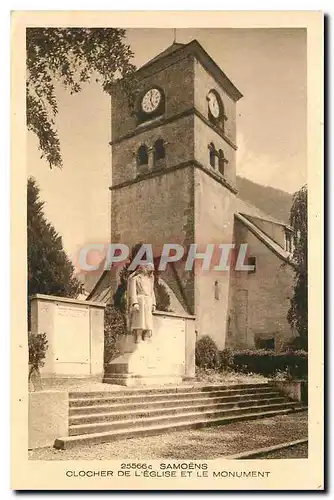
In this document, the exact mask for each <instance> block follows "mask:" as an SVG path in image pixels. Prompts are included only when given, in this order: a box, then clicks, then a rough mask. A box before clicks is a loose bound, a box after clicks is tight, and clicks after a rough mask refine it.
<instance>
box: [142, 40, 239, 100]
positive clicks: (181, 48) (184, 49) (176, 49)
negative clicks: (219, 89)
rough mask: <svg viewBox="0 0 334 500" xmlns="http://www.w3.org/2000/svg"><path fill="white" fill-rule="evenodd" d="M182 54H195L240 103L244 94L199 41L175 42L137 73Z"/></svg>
mask: <svg viewBox="0 0 334 500" xmlns="http://www.w3.org/2000/svg"><path fill="white" fill-rule="evenodd" d="M180 53H182V54H183V53H184V54H185V55H187V54H193V55H194V56H195V57H196V59H197V60H198V61H199V62H200V63H201V64H202V65H203V66H204V67H205V69H206V70H207V71H208V72H209V73H211V75H212V76H213V77H214V78H215V79H216V80H217V81H218V82H219V83H220V84H221V85H222V86H223V87H224V89H225V90H226V91H227V93H228V94H229V95H230V96H231V97H232V99H234V100H235V101H238V100H239V99H240V98H241V97H242V93H241V92H240V91H239V90H238V89H237V87H236V86H235V85H234V84H233V83H232V82H231V80H230V79H229V78H228V77H227V76H226V75H225V73H224V72H223V71H222V70H221V69H220V67H219V66H218V64H217V63H216V62H215V61H214V60H213V59H212V57H211V56H210V55H209V54H208V53H207V52H206V50H204V48H203V47H202V45H201V44H200V43H199V42H198V41H197V40H192V41H191V42H189V43H179V42H174V43H172V45H170V46H169V47H167V49H165V50H164V51H162V52H160V54H158V55H156V56H155V57H153V59H151V60H150V61H148V62H147V63H145V64H144V65H143V66H141V67H140V68H138V70H137V73H139V74H140V73H141V72H142V71H143V72H145V71H146V70H149V68H150V67H151V66H155V65H156V64H160V63H163V60H164V59H166V58H170V57H171V56H172V59H173V57H174V55H175V58H177V55H179V54H180Z"/></svg>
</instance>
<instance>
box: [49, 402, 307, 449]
mask: <svg viewBox="0 0 334 500" xmlns="http://www.w3.org/2000/svg"><path fill="white" fill-rule="evenodd" d="M301 411H305V408H304V407H295V408H285V409H276V410H270V411H269V410H266V411H260V412H251V411H250V412H249V413H247V412H246V413H243V414H242V415H231V416H221V417H216V418H207V417H206V416H205V415H202V418H201V419H200V420H197V421H189V420H186V419H185V420H181V421H178V422H176V421H169V422H168V423H164V424H158V425H152V426H150V427H148V426H146V424H145V421H142V422H141V423H142V426H141V427H137V428H131V427H130V428H126V429H118V430H114V431H108V432H97V433H93V434H84V435H76V436H66V437H60V438H58V439H56V440H55V443H54V447H55V448H57V449H60V450H65V449H69V448H73V447H75V446H77V445H81V446H84V445H91V444H99V443H106V442H110V441H115V440H117V439H125V438H132V437H140V436H149V435H155V434H162V433H164V432H169V431H174V430H183V429H196V428H201V427H207V426H209V425H223V424H229V423H232V422H238V421H239V422H240V421H244V420H254V419H260V418H266V417H273V416H276V415H286V414H288V413H291V412H301Z"/></svg>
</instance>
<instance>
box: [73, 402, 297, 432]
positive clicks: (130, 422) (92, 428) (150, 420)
mask: <svg viewBox="0 0 334 500" xmlns="http://www.w3.org/2000/svg"><path fill="white" fill-rule="evenodd" d="M298 407H300V404H299V403H293V402H288V403H287V402H284V403H278V404H268V405H259V406H247V407H244V408H233V409H227V410H208V411H202V412H201V413H197V412H194V411H192V408H190V411H189V412H188V413H182V414H180V413H178V414H176V415H165V414H163V415H160V416H154V417H146V418H144V419H133V418H129V419H128V418H124V419H123V420H121V421H114V422H96V423H93V424H82V425H72V426H70V427H69V435H70V436H74V435H80V434H94V433H101V432H102V433H103V432H108V431H114V430H117V429H126V428H127V429H133V428H136V427H140V426H142V425H143V424H145V426H146V427H150V426H158V425H161V424H164V423H166V422H169V423H171V424H172V423H175V422H179V421H182V420H186V421H189V422H195V421H198V420H201V419H202V418H203V417H205V419H207V420H211V419H216V418H222V417H225V416H231V415H238V414H240V413H245V414H246V413H247V412H249V413H255V412H262V411H273V410H281V409H293V408H298Z"/></svg>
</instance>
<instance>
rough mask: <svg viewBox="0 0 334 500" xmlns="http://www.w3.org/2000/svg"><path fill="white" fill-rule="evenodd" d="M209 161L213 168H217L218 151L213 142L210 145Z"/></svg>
mask: <svg viewBox="0 0 334 500" xmlns="http://www.w3.org/2000/svg"><path fill="white" fill-rule="evenodd" d="M209 159H210V165H211V167H212V168H216V150H215V145H214V144H213V142H210V144H209Z"/></svg>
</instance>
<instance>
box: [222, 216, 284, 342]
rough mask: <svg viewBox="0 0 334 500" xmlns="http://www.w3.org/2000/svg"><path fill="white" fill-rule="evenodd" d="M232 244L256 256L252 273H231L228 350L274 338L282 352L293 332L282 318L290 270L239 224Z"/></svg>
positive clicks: (236, 224)
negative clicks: (243, 245) (245, 245)
mask: <svg viewBox="0 0 334 500" xmlns="http://www.w3.org/2000/svg"><path fill="white" fill-rule="evenodd" d="M234 232H235V244H236V246H238V245H239V244H240V243H247V244H248V256H254V257H256V272H254V273H252V272H250V273H249V272H245V271H235V272H233V273H231V295H230V306H229V308H230V312H229V335H228V339H227V346H228V347H236V348H253V347H256V346H259V341H261V340H269V339H271V338H274V339H275V346H276V350H277V351H279V350H280V349H282V347H283V345H284V343H285V342H286V340H288V339H289V338H291V337H292V336H293V332H292V330H291V328H290V325H289V323H288V321H287V319H286V316H287V312H288V309H289V306H290V298H291V296H292V285H293V268H292V267H291V265H289V264H287V263H285V262H284V261H283V260H281V259H280V258H279V257H278V256H277V255H276V254H275V253H273V252H272V251H271V250H270V249H269V248H268V247H267V246H266V245H265V244H264V243H262V242H261V241H260V240H259V239H258V238H256V237H255V236H254V235H253V234H252V233H251V232H250V231H248V230H247V228H246V227H245V226H243V225H242V223H240V222H239V221H236V222H235V229H234Z"/></svg>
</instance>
